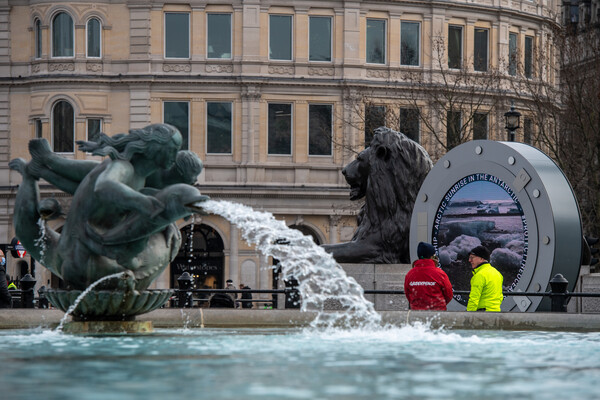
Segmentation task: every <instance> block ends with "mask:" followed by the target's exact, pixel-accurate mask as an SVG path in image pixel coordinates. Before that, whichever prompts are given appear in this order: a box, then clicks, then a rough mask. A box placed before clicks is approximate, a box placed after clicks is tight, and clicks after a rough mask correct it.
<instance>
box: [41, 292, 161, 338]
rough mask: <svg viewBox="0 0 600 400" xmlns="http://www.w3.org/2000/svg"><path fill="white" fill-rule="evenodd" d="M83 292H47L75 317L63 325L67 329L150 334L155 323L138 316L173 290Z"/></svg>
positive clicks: (72, 331)
mask: <svg viewBox="0 0 600 400" xmlns="http://www.w3.org/2000/svg"><path fill="white" fill-rule="evenodd" d="M81 294H82V292H81V291H80V290H48V291H47V293H46V296H47V297H48V299H49V300H50V302H52V304H53V305H54V306H55V307H56V308H58V309H60V310H62V311H65V312H66V313H67V314H71V315H72V317H73V321H72V322H68V323H65V324H64V325H63V326H62V330H63V331H64V332H68V333H88V334H97V333H106V334H120V333H150V332H152V331H153V328H152V322H151V321H135V316H136V315H139V314H144V313H147V312H150V311H152V310H156V309H157V308H160V307H162V306H163V305H164V304H165V303H166V302H167V301H168V300H169V298H170V297H171V296H172V295H173V290H170V289H165V290H142V291H137V290H130V291H122V290H98V291H94V290H92V291H89V292H88V293H87V294H86V295H85V296H81ZM74 305H75V306H74ZM73 306H74V309H73V310H71V307H73Z"/></svg>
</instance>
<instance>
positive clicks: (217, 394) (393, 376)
mask: <svg viewBox="0 0 600 400" xmlns="http://www.w3.org/2000/svg"><path fill="white" fill-rule="evenodd" d="M0 360H1V364H0V365H1V369H0V388H2V396H0V397H1V398H3V399H81V400H87V399H167V398H183V399H311V400H312V399H373V400H375V399H598V398H600V387H599V386H598V381H599V378H600V333H565V332H499V331H477V332H475V331H432V330H430V329H428V328H427V327H426V326H421V325H415V326H405V327H402V328H381V329H377V330H364V329H363V330H316V329H310V330H309V329H305V330H289V329H286V330H283V329H267V330H260V329H202V330H195V329H194V330H187V329H182V330H160V329H159V330H157V331H156V333H155V334H153V335H149V336H104V337H92V336H70V335H65V334H62V333H57V332H51V331H43V330H41V329H40V330H24V331H14V330H12V331H11V330H7V331H0Z"/></svg>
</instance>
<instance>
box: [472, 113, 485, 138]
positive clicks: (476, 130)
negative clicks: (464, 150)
mask: <svg viewBox="0 0 600 400" xmlns="http://www.w3.org/2000/svg"><path fill="white" fill-rule="evenodd" d="M487 138H488V115H487V114H485V113H475V114H473V140H485V139H487Z"/></svg>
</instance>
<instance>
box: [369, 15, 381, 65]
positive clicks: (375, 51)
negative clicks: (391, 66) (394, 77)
mask: <svg viewBox="0 0 600 400" xmlns="http://www.w3.org/2000/svg"><path fill="white" fill-rule="evenodd" d="M367 62H368V63H369V64H385V20H383V19H367Z"/></svg>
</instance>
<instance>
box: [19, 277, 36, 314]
mask: <svg viewBox="0 0 600 400" xmlns="http://www.w3.org/2000/svg"><path fill="white" fill-rule="evenodd" d="M36 282H37V281H36V280H35V279H34V278H33V277H32V276H31V275H29V274H25V275H24V276H23V277H22V278H21V280H20V281H19V283H20V284H21V307H23V308H33V299H34V297H35V296H34V293H33V287H34V286H35V283H36Z"/></svg>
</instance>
